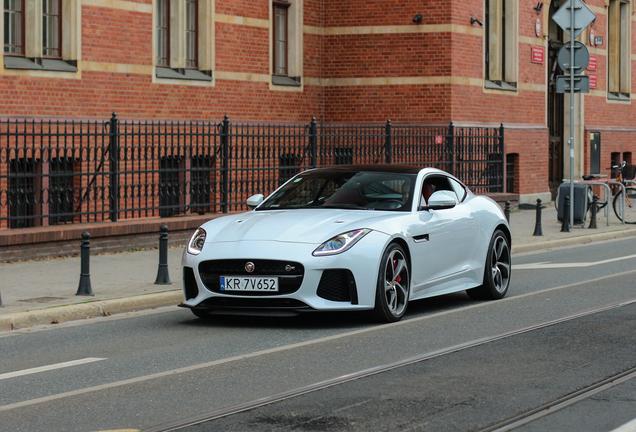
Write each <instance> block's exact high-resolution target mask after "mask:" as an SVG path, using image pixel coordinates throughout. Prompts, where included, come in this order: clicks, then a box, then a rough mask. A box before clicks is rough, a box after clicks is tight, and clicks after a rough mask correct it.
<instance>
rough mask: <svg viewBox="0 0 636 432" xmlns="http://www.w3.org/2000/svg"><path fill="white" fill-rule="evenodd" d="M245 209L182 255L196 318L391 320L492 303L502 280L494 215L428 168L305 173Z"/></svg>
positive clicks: (505, 240)
mask: <svg viewBox="0 0 636 432" xmlns="http://www.w3.org/2000/svg"><path fill="white" fill-rule="evenodd" d="M247 205H248V207H250V208H252V209H253V210H251V211H248V212H247V213H241V214H233V215H228V216H223V217H219V218H216V219H213V220H210V221H208V222H206V223H204V224H203V225H201V227H200V228H198V229H197V230H196V232H195V233H194V234H193V235H192V237H191V238H190V240H189V242H188V244H187V246H186V248H185V250H184V253H183V259H182V265H183V287H184V288H183V292H184V302H183V304H182V305H181V306H183V307H187V308H190V309H191V310H192V312H193V313H194V314H195V315H196V316H198V317H200V318H207V317H210V316H212V315H214V314H251V315H263V314H267V315H279V316H280V315H283V316H285V315H295V314H298V313H301V312H310V311H360V310H370V311H373V313H374V314H375V316H376V318H377V319H378V320H380V321H383V322H393V321H398V320H400V319H401V318H402V317H403V315H404V313H405V311H406V308H407V305H408V303H409V301H411V300H420V299H423V298H426V297H432V296H438V295H442V294H448V293H453V292H457V291H464V290H465V291H466V292H467V293H468V295H469V296H470V297H471V298H473V299H492V300H494V299H499V298H502V297H503V296H504V295H506V292H507V291H508V287H509V285H510V276H511V259H510V248H511V235H510V227H509V225H508V222H507V221H506V218H505V216H504V213H503V211H502V210H501V208H500V207H499V205H498V204H497V203H495V202H494V201H493V200H491V199H490V198H488V197H485V196H480V195H475V194H473V193H472V192H471V191H470V190H469V189H468V188H467V187H466V186H465V185H464V184H462V182H460V181H459V180H458V179H456V178H455V177H453V176H452V175H450V174H448V173H446V172H444V171H441V170H438V169H435V168H417V167H407V166H399V165H370V166H357V165H348V166H337V167H330V168H318V169H312V170H308V171H304V172H302V173H300V174H297V175H296V176H295V177H293V178H291V179H290V180H289V181H287V182H286V183H285V184H283V185H282V186H281V187H279V188H278V189H277V190H276V191H275V192H274V193H272V194H271V195H270V196H269V197H267V198H264V197H263V195H260V194H259V195H254V196H252V197H250V198H249V199H248V200H247Z"/></svg>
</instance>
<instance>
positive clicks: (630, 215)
mask: <svg viewBox="0 0 636 432" xmlns="http://www.w3.org/2000/svg"><path fill="white" fill-rule="evenodd" d="M625 192H627V198H626V200H625V217H624V218H623V217H622V215H621V202H622V201H623V191H622V190H621V191H620V192H619V193H617V194H616V196H615V197H614V203H613V206H614V213H615V214H616V217H617V218H618V219H620V220H623V219H624V220H625V223H628V224H636V188H633V187H628V188H625Z"/></svg>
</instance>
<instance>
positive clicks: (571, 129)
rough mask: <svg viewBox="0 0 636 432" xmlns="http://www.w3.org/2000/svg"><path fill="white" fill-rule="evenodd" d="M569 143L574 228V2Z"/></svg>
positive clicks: (571, 16) (571, 36)
mask: <svg viewBox="0 0 636 432" xmlns="http://www.w3.org/2000/svg"><path fill="white" fill-rule="evenodd" d="M569 143H570V226H574V203H575V200H574V2H572V4H571V5H570V141H569ZM564 216H565V215H564ZM568 231H569V230H568Z"/></svg>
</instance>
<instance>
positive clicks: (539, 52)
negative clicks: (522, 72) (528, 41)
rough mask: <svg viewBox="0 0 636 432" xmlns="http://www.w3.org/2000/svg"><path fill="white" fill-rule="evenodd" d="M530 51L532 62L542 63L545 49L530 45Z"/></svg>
mask: <svg viewBox="0 0 636 432" xmlns="http://www.w3.org/2000/svg"><path fill="white" fill-rule="evenodd" d="M530 49H531V52H532V63H539V64H543V61H544V59H545V50H544V49H543V47H540V46H533V47H530Z"/></svg>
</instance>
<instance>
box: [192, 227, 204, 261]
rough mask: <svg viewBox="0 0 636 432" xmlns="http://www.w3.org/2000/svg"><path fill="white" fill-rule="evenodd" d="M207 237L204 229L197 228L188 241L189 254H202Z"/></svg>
mask: <svg viewBox="0 0 636 432" xmlns="http://www.w3.org/2000/svg"><path fill="white" fill-rule="evenodd" d="M205 236H206V232H205V230H204V229H203V228H197V230H196V231H195V232H194V234H192V237H190V240H189V241H188V246H187V251H188V253H189V254H192V255H199V253H201V251H202V250H203V245H204V244H205Z"/></svg>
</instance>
